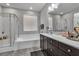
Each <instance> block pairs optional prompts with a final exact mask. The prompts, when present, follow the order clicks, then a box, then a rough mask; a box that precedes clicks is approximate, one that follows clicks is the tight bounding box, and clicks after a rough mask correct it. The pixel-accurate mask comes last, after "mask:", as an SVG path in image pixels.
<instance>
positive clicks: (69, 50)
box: [59, 43, 79, 56]
mask: <svg viewBox="0 0 79 59" xmlns="http://www.w3.org/2000/svg"><path fill="white" fill-rule="evenodd" d="M59 49H61V50H62V51H64V52H65V53H67V54H68V55H71V56H79V50H78V49H76V48H74V47H71V46H68V45H66V44H64V43H59Z"/></svg>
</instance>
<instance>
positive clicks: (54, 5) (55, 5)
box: [51, 3, 59, 8]
mask: <svg viewBox="0 0 79 59" xmlns="http://www.w3.org/2000/svg"><path fill="white" fill-rule="evenodd" d="M58 5H59V4H57V3H52V4H51V6H52V8H58Z"/></svg>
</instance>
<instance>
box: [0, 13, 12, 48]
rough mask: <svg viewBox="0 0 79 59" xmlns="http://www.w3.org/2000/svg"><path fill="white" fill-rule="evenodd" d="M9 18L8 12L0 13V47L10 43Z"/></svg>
mask: <svg viewBox="0 0 79 59" xmlns="http://www.w3.org/2000/svg"><path fill="white" fill-rule="evenodd" d="M10 34H11V20H10V15H9V14H0V47H7V46H10V45H11V43H10V42H11V35H10Z"/></svg>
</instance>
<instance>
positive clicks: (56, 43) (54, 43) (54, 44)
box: [52, 39, 59, 48]
mask: <svg viewBox="0 0 79 59" xmlns="http://www.w3.org/2000/svg"><path fill="white" fill-rule="evenodd" d="M58 44H59V43H58V41H56V40H54V39H53V43H52V45H53V46H56V47H57V48H58Z"/></svg>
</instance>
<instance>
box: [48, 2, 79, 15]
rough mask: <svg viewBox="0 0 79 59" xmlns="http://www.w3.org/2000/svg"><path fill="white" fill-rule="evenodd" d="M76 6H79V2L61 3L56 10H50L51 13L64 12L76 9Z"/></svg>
mask: <svg viewBox="0 0 79 59" xmlns="http://www.w3.org/2000/svg"><path fill="white" fill-rule="evenodd" d="M76 8H79V3H60V4H59V6H58V8H57V9H55V10H54V11H51V12H49V13H50V14H61V12H63V14H65V13H68V12H71V11H72V10H75V9H76Z"/></svg>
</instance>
